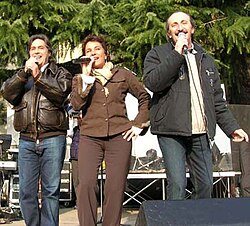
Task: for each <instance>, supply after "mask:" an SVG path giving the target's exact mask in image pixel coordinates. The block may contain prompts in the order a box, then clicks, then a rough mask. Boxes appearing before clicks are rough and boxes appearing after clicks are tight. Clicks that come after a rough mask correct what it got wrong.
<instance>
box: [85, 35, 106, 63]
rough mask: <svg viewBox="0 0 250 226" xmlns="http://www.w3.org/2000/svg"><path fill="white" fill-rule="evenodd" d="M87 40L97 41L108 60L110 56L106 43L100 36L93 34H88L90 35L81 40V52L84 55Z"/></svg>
mask: <svg viewBox="0 0 250 226" xmlns="http://www.w3.org/2000/svg"><path fill="white" fill-rule="evenodd" d="M88 42H99V43H100V44H101V45H102V47H103V49H104V52H105V54H106V55H107V60H108V61H109V60H110V56H109V53H108V47H107V44H106V42H105V40H104V38H103V37H102V36H99V35H94V34H90V35H88V36H86V37H85V38H84V39H83V41H82V54H83V55H85V50H86V45H87V43H88Z"/></svg>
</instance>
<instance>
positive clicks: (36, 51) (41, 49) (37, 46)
mask: <svg viewBox="0 0 250 226" xmlns="http://www.w3.org/2000/svg"><path fill="white" fill-rule="evenodd" d="M29 55H30V57H34V58H36V59H37V63H38V65H39V66H40V67H41V66H43V65H45V64H47V63H48V62H49V57H50V55H51V54H50V52H49V50H48V47H47V45H46V43H45V42H44V41H43V40H41V39H35V40H34V41H33V42H32V44H31V46H30V50H29Z"/></svg>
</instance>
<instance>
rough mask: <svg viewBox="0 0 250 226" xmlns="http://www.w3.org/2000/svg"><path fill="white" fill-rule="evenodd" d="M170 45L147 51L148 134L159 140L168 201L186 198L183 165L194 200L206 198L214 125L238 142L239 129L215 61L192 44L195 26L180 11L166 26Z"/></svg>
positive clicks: (210, 183) (243, 136)
mask: <svg viewBox="0 0 250 226" xmlns="http://www.w3.org/2000/svg"><path fill="white" fill-rule="evenodd" d="M166 29H167V36H168V38H169V43H167V44H164V45H161V46H157V47H155V48H153V49H152V50H150V52H149V53H148V54H147V56H146V58H145V62H144V84H145V86H146V87H147V88H148V89H149V90H150V91H152V92H153V98H152V103H151V104H152V105H151V111H150V120H151V132H152V133H153V134H156V135H157V137H158V141H159V145H160V148H161V151H162V154H163V158H164V161H165V167H166V174H167V179H168V189H167V197H168V199H171V200H178V199H179V200H181V199H184V198H185V188H186V183H187V181H186V164H185V162H186V161H187V165H188V168H189V172H190V179H191V181H192V184H193V186H194V191H193V193H192V197H193V198H195V199H198V198H209V197H211V192H212V187H213V174H212V154H211V145H210V140H212V139H213V138H214V136H215V128H216V123H218V125H219V126H220V127H221V129H222V130H223V131H224V132H225V133H226V135H227V136H228V137H230V138H232V139H233V141H236V142H240V141H243V140H246V141H247V142H248V135H247V134H246V133H245V132H244V131H243V130H242V129H240V127H239V125H238V123H237V122H236V120H235V118H234V117H233V115H232V114H231V112H230V111H229V110H228V108H227V105H226V102H225V100H224V99H223V90H222V88H221V83H220V78H219V73H218V70H217V68H216V66H215V63H214V61H213V59H212V58H211V57H210V56H208V54H207V53H206V52H205V51H204V50H203V49H202V48H201V47H200V46H199V45H197V44H196V43H194V42H193V40H192V36H193V34H194V32H195V25H194V21H193V19H192V18H191V16H190V15H188V14H186V13H183V12H176V13H173V14H172V15H171V16H170V17H169V18H168V19H167V21H166Z"/></svg>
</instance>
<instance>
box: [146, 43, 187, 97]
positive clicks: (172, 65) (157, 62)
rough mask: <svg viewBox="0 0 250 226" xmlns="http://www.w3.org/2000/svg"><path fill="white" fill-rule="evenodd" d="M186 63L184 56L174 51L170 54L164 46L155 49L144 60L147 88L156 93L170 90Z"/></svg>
mask: <svg viewBox="0 0 250 226" xmlns="http://www.w3.org/2000/svg"><path fill="white" fill-rule="evenodd" d="M184 62H185V58H184V56H182V55H181V54H179V53H178V52H176V51H175V50H173V49H170V50H169V52H168V49H167V48H164V46H158V47H155V48H153V49H152V50H150V51H149V52H148V54H147V55H146V58H145V60H144V71H143V74H144V75H143V76H144V77H143V80H144V84H145V86H146V87H147V88H148V89H149V90H150V91H152V92H154V93H159V92H162V91H164V90H165V89H167V88H169V87H170V86H171V85H172V84H173V83H174V82H175V80H176V79H177V78H178V73H179V69H180V67H181V65H182V64H183V63H184Z"/></svg>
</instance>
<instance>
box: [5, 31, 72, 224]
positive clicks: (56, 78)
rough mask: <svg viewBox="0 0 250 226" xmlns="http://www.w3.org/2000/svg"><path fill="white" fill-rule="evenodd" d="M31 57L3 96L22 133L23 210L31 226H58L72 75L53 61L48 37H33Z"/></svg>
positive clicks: (7, 83) (9, 80)
mask: <svg viewBox="0 0 250 226" xmlns="http://www.w3.org/2000/svg"><path fill="white" fill-rule="evenodd" d="M28 52H29V59H28V60H27V61H26V62H25V67H24V68H23V69H20V70H19V71H18V72H17V73H16V74H14V75H13V77H11V78H9V79H8V80H7V81H5V82H4V84H3V86H2V88H1V93H2V95H3V97H4V98H5V99H6V100H7V101H8V102H9V103H10V104H12V105H13V109H14V110H15V114H14V128H15V130H16V131H18V132H20V139H19V153H18V170H19V188H20V190H19V200H20V208H21V212H22V215H23V217H24V220H25V223H26V225H28V226H45V225H46V226H58V225H59V195H60V178H61V170H62V166H63V162H64V157H65V150H66V133H67V129H68V117H67V114H66V111H65V109H64V105H65V101H66V100H67V97H68V95H69V93H70V92H71V81H72V75H71V74H70V73H69V72H68V71H67V70H66V69H64V68H63V67H59V66H57V64H56V63H55V62H54V61H53V60H52V48H51V44H50V42H49V40H48V38H47V36H45V35H43V34H39V35H33V36H31V37H30V39H29V42H28ZM39 181H40V185H41V206H39V201H38V190H39V187H40V186H39Z"/></svg>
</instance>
